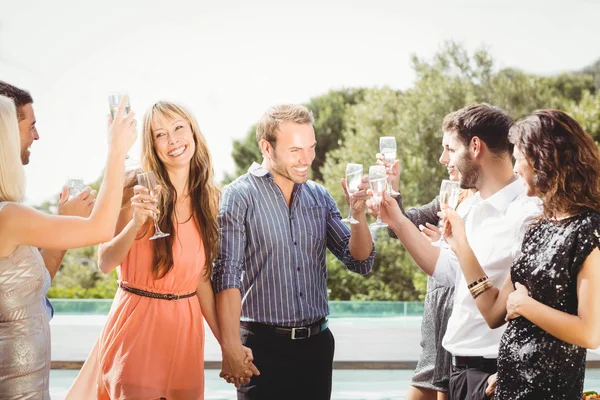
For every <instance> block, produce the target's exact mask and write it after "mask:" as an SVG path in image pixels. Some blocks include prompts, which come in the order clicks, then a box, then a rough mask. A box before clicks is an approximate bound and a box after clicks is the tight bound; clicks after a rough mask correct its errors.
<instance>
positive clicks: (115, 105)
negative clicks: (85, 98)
mask: <svg viewBox="0 0 600 400" xmlns="http://www.w3.org/2000/svg"><path fill="white" fill-rule="evenodd" d="M126 94H127V92H125V91H124V90H117V91H114V92H110V93H109V94H108V107H109V108H110V116H111V118H112V119H113V121H114V119H115V117H116V116H117V111H119V104H121V100H122V99H123V96H125V95H126ZM130 111H131V106H130V105H129V97H128V98H127V104H125V116H127V114H129V112H130ZM125 160H127V161H126V169H135V167H137V165H138V164H139V163H138V162H137V161H134V160H132V159H131V156H130V155H129V153H128V154H127V155H126V156H125Z"/></svg>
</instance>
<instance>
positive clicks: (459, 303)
mask: <svg viewBox="0 0 600 400" xmlns="http://www.w3.org/2000/svg"><path fill="white" fill-rule="evenodd" d="M511 125H512V119H511V118H510V117H509V116H508V115H507V114H506V113H505V112H504V111H503V110H501V109H499V108H497V107H493V106H490V105H488V104H475V105H471V106H467V107H465V108H462V109H460V110H458V111H456V112H454V113H451V114H449V115H448V116H446V118H444V122H443V126H442V128H443V130H444V134H445V135H448V150H449V153H450V165H449V166H454V167H455V168H457V169H458V170H459V172H460V173H461V182H460V183H461V187H462V188H463V189H472V188H475V189H477V190H478V193H477V194H476V195H474V196H472V197H470V198H468V199H467V200H465V201H463V202H462V203H461V204H460V205H459V208H458V212H459V214H461V215H463V218H465V222H466V231H467V238H468V239H469V243H470V244H471V247H472V248H473V250H474V252H475V255H476V256H477V259H478V260H479V262H480V263H481V266H482V267H483V269H484V271H485V272H486V274H487V275H488V276H489V278H490V280H491V281H492V282H493V283H494V285H496V286H502V284H503V282H504V279H505V278H506V276H507V275H508V273H509V271H510V266H511V264H512V262H513V260H514V259H515V258H516V256H517V255H518V253H519V251H520V247H521V241H522V239H523V235H524V233H525V230H526V229H527V226H528V225H529V223H530V222H531V220H532V219H534V218H535V217H537V216H538V215H539V214H540V212H541V209H540V202H539V200H538V199H536V198H531V197H527V195H526V193H525V187H524V184H523V182H522V181H521V180H520V179H518V178H517V177H516V176H515V175H514V173H513V167H512V158H511V157H512V156H511V155H512V145H511V144H510V142H509V141H508V131H509V129H510V126H511ZM381 215H382V219H383V220H384V221H386V222H387V223H388V224H389V225H390V227H391V228H392V230H393V231H394V232H395V233H396V236H397V237H398V239H400V241H401V242H402V243H403V244H404V246H405V248H406V249H407V250H408V252H409V253H410V255H411V256H412V257H413V258H414V260H415V262H416V263H417V265H419V267H420V268H421V269H422V270H423V271H425V272H426V273H427V274H429V275H431V276H433V278H434V279H435V280H436V281H438V282H439V283H441V284H442V285H445V286H455V297H454V305H453V308H452V316H451V317H450V320H449V322H448V327H447V329H446V333H445V335H444V339H443V346H444V347H445V348H446V350H448V351H449V352H450V353H451V354H452V356H453V357H452V371H451V375H450V383H449V393H448V395H449V399H450V400H462V399H469V400H473V399H487V398H488V396H487V395H486V393H485V391H486V387H487V381H488V378H489V376H490V375H492V374H494V373H495V372H496V358H497V356H498V345H499V343H500V337H501V336H502V333H503V331H504V328H498V329H491V328H489V327H488V325H487V323H486V322H485V320H484V319H483V317H482V316H481V314H480V313H479V310H478V309H477V306H476V304H475V301H474V299H473V298H472V296H471V294H470V292H469V289H468V287H467V285H469V284H471V283H472V282H465V278H464V276H463V273H462V271H461V268H460V265H459V263H458V260H457V258H456V256H455V254H454V253H452V251H451V250H450V249H449V248H448V247H447V246H442V247H441V248H435V247H432V246H431V244H430V243H429V242H428V240H427V239H425V238H424V237H423V236H422V235H421V233H420V232H419V231H418V229H417V228H415V227H414V225H413V224H412V223H411V222H410V221H409V220H408V218H406V217H405V216H404V215H402V213H401V212H400V211H399V209H398V206H397V203H396V202H395V201H394V200H393V199H391V197H389V196H385V197H384V201H382V207H381Z"/></svg>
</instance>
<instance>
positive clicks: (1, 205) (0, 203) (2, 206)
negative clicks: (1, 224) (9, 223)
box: [0, 201, 10, 211]
mask: <svg viewBox="0 0 600 400" xmlns="http://www.w3.org/2000/svg"><path fill="white" fill-rule="evenodd" d="M8 203H10V202H9V201H0V211H2V209H3V208H4V206H5V205H7V204H8Z"/></svg>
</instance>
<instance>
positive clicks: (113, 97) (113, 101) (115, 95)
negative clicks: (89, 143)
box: [108, 90, 131, 120]
mask: <svg viewBox="0 0 600 400" xmlns="http://www.w3.org/2000/svg"><path fill="white" fill-rule="evenodd" d="M126 94H127V92H125V91H123V90H118V91H115V92H110V93H109V94H108V106H109V107H110V116H111V117H112V119H113V120H114V119H115V117H116V116H117V111H118V110H119V104H121V99H123V96H125V95H126ZM130 111H131V106H130V105H129V99H127V104H125V116H127V114H129V112H130Z"/></svg>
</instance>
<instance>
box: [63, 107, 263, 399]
mask: <svg viewBox="0 0 600 400" xmlns="http://www.w3.org/2000/svg"><path fill="white" fill-rule="evenodd" d="M142 169H143V172H149V171H152V172H154V174H155V177H156V181H157V183H158V184H159V185H160V196H159V198H158V203H157V202H156V199H155V198H153V197H151V196H150V193H149V191H148V190H147V189H145V188H144V187H142V186H139V185H137V184H136V183H137V179H136V177H135V176H134V175H132V176H130V178H131V179H130V180H129V182H128V183H127V184H126V185H125V194H124V197H123V204H124V205H123V208H122V210H121V215H120V217H119V222H118V224H117V229H116V232H115V237H114V239H112V240H111V241H110V242H108V243H104V244H103V245H102V246H101V247H100V249H99V252H98V253H99V266H100V269H101V270H102V271H103V272H105V273H108V272H110V271H111V270H112V269H114V268H118V275H119V286H120V289H119V290H118V291H117V294H116V296H115V299H114V302H113V305H112V308H111V310H110V313H109V316H108V320H107V322H106V325H105V327H104V329H103V331H102V333H101V335H100V338H99V339H98V341H97V342H96V344H95V346H94V348H93V349H92V352H91V353H90V355H89V357H88V359H87V361H86V363H85V364H84V366H83V368H82V370H81V372H80V373H79V376H78V377H77V379H76V380H75V382H74V384H73V386H72V387H71V390H70V392H69V394H68V395H67V399H68V400H81V399H94V398H96V399H103V400H104V399H111V400H117V399H123V400H125V399H127V400H132V399H135V400H140V399H153V400H155V399H168V400H197V399H203V398H204V319H206V321H207V323H208V325H209V327H210V329H211V330H212V332H213V334H214V335H215V337H216V338H217V340H220V332H219V327H218V324H217V318H216V310H215V301H214V294H213V290H212V286H211V282H210V275H211V266H212V261H213V259H214V257H215V253H216V250H217V243H218V230H217V222H216V215H217V207H218V197H219V191H218V189H217V187H216V185H215V183H214V181H213V167H212V163H211V157H210V154H209V152H208V148H207V145H206V142H205V140H204V137H203V136H202V134H201V133H200V129H199V127H198V124H197V122H196V120H195V119H194V117H193V116H192V115H191V114H190V112H189V111H187V110H186V109H185V108H184V107H182V106H180V105H178V104H176V103H170V102H158V103H156V104H154V105H153V106H152V107H151V108H150V109H149V110H148V112H147V113H146V115H145V116H144V126H143V137H142ZM138 172H139V171H138ZM153 213H154V214H155V215H157V216H158V217H157V220H158V227H159V229H160V231H162V232H164V233H168V234H169V236H166V237H162V238H158V239H155V240H150V238H151V237H152V236H153V235H154V234H155V228H154V226H155V225H154V223H153V217H152V215H153ZM248 359H251V354H249V358H248Z"/></svg>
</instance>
